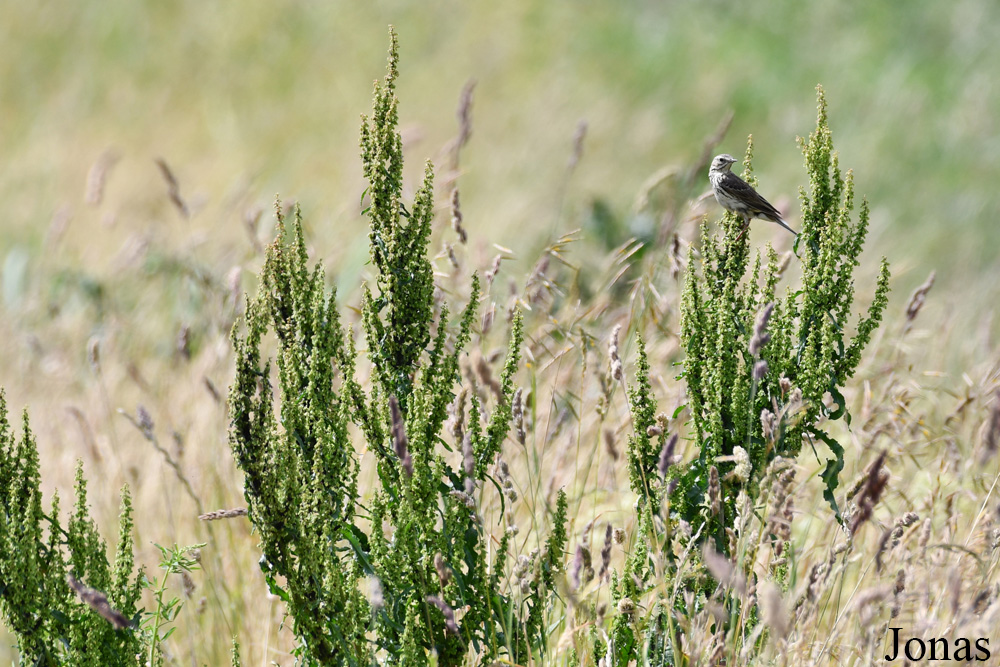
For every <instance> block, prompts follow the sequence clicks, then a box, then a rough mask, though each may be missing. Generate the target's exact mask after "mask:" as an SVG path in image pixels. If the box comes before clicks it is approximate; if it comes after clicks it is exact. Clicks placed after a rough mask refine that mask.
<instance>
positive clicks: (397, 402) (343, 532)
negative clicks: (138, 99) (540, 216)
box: [229, 32, 566, 665]
mask: <svg viewBox="0 0 1000 667" xmlns="http://www.w3.org/2000/svg"><path fill="white" fill-rule="evenodd" d="M390 35H391V46H390V50H389V60H388V74H387V76H386V77H385V79H384V81H383V82H381V83H380V84H379V83H376V86H375V93H374V102H373V109H372V114H371V116H370V117H366V118H364V119H363V124H362V129H361V157H362V164H363V169H364V175H365V178H366V180H367V181H368V188H367V190H366V192H365V198H366V199H367V202H368V203H367V207H366V208H365V214H366V215H367V217H368V219H369V223H370V252H371V266H372V268H373V270H374V272H375V276H374V285H372V286H365V288H364V290H363V296H362V307H361V324H362V329H363V332H364V347H363V350H362V351H360V352H359V351H357V350H356V349H355V339H354V335H353V331H352V330H351V327H350V326H349V325H347V324H345V323H343V322H342V321H341V318H340V314H339V306H338V303H337V299H336V292H335V291H333V292H329V293H328V289H327V286H326V281H325V277H324V273H323V270H322V268H321V267H320V266H316V267H315V268H314V269H312V270H310V269H309V267H308V258H307V253H306V246H305V241H304V239H303V232H302V221H301V214H300V212H299V211H298V210H297V209H296V211H295V213H294V217H293V218H291V219H288V218H286V217H284V216H282V215H281V212H280V208H279V212H278V220H279V235H278V238H277V239H276V241H275V242H274V243H273V244H272V245H271V246H270V247H269V248H268V251H267V257H266V260H265V263H264V266H263V268H262V271H261V275H260V287H259V291H258V294H257V296H256V297H255V298H253V299H249V300H248V303H247V309H246V317H245V325H243V326H240V325H238V326H237V327H235V328H234V330H233V345H234V347H235V351H236V378H235V381H234V383H233V385H232V387H231V391H230V398H229V405H230V413H231V420H232V421H231V428H230V443H231V446H232V449H233V452H234V454H235V456H236V460H237V463H238V465H239V467H240V469H241V470H242V471H243V473H244V475H245V478H246V479H245V496H246V500H247V503H248V510H249V516H250V519H251V520H252V522H253V525H254V527H255V529H256V531H257V533H258V535H259V539H260V547H261V550H262V552H263V555H262V557H261V560H260V567H261V569H262V571H263V573H264V576H265V578H266V580H267V583H268V585H269V586H270V589H271V591H272V592H273V593H275V594H277V595H278V596H280V597H281V599H283V600H284V601H285V603H286V604H287V610H288V614H289V615H290V616H291V618H292V629H293V631H294V632H295V635H296V636H297V637H298V640H299V645H298V649H297V655H298V658H299V662H300V664H303V665H337V664H348V665H360V664H369V663H370V661H371V660H372V659H373V657H374V656H379V658H380V659H382V660H384V661H385V662H386V663H387V664H406V665H422V664H428V661H429V659H430V658H429V656H430V655H431V652H432V651H433V653H434V654H435V655H436V659H437V662H438V664H441V665H457V664H461V663H462V662H463V661H464V659H465V656H466V655H467V653H468V652H469V651H470V649H471V650H473V651H475V652H477V653H479V654H480V655H481V656H483V660H487V661H488V660H493V659H494V658H496V657H497V656H498V655H499V654H500V653H501V652H503V653H506V654H507V655H508V656H509V659H510V660H512V661H514V662H515V663H524V662H526V661H527V660H528V659H529V657H530V656H529V654H530V653H537V652H539V651H541V650H542V649H543V648H544V646H545V641H546V639H547V633H546V631H545V628H544V627H543V625H542V620H543V618H544V615H543V613H542V612H543V610H544V608H545V607H546V605H548V604H550V601H551V598H552V597H553V596H554V588H555V583H554V581H553V579H552V576H551V575H552V572H553V571H555V570H558V569H559V568H560V567H561V563H562V552H563V550H564V549H565V541H566V533H565V527H564V525H563V524H564V523H565V521H566V504H565V496H564V495H560V504H558V508H557V510H558V511H557V513H556V514H557V519H556V520H555V521H554V526H553V533H552V537H550V539H549V541H548V549H547V551H546V553H545V555H544V557H543V556H541V555H540V556H538V558H537V560H538V562H539V564H540V567H539V568H537V569H538V575H537V576H535V577H534V578H533V579H531V581H530V582H529V583H528V585H527V586H526V587H525V588H526V590H525V589H522V591H521V592H519V593H518V594H517V595H516V596H515V595H512V594H509V593H508V592H507V591H506V589H505V585H504V584H502V580H501V576H500V575H501V573H503V572H504V568H505V564H506V558H507V550H508V542H509V536H508V535H507V534H506V533H505V534H504V537H502V538H501V540H500V542H499V546H498V547H497V548H490V546H489V544H488V540H489V539H491V538H490V531H489V528H488V526H486V525H484V519H483V518H482V516H481V514H480V512H479V506H480V503H481V501H482V498H483V496H484V494H485V493H487V492H491V493H492V492H493V490H494V487H495V489H496V491H497V492H499V491H500V486H499V485H498V484H497V483H496V482H494V481H492V478H491V477H490V476H489V473H490V470H491V468H492V464H493V462H494V461H495V459H496V457H497V454H498V453H499V451H500V447H501V443H502V442H503V440H504V439H505V437H506V436H507V433H508V430H509V428H510V423H511V413H512V399H513V395H514V392H515V387H514V374H515V372H516V371H517V368H518V362H519V358H520V349H521V344H522V339H523V332H522V322H521V317H520V315H515V316H514V318H513V320H512V328H511V334H510V343H509V348H508V352H507V359H506V362H505V364H504V366H503V370H502V372H501V375H500V382H499V386H500V391H499V396H498V398H497V400H496V401H495V404H494V405H493V406H492V409H491V410H488V406H486V405H483V404H481V403H480V401H479V400H478V399H477V398H476V397H475V395H474V394H473V396H472V398H471V399H470V401H471V404H470V406H469V419H468V424H467V428H466V431H465V434H464V438H462V439H461V440H460V441H459V442H451V443H449V442H448V440H447V439H446V438H445V436H444V426H445V420H446V418H447V416H448V406H449V404H451V403H452V402H453V401H454V400H455V394H456V392H455V389H456V387H457V386H458V383H459V381H460V373H459V359H460V356H461V355H462V353H463V351H464V349H465V348H466V346H467V345H468V344H469V342H470V339H471V336H472V333H473V331H472V329H473V322H474V321H475V320H476V319H477V306H478V299H479V281H478V279H477V278H475V277H473V279H472V281H471V285H470V286H469V301H468V304H467V305H466V307H465V308H464V309H463V310H462V312H461V314H460V315H459V317H458V318H457V321H455V322H452V321H451V320H450V312H449V309H448V307H447V305H446V304H443V303H441V302H439V301H438V300H437V299H436V298H435V287H434V282H433V271H432V266H431V262H430V259H429V252H428V250H429V243H430V234H431V222H432V218H433V195H434V188H433V183H434V181H433V178H434V176H433V169H432V166H431V165H430V164H429V163H428V164H427V165H426V168H425V173H424V179H423V183H422V185H421V186H420V188H419V189H418V191H417V192H416V195H415V197H414V199H413V201H412V204H411V205H410V206H407V205H406V204H405V203H404V200H403V195H402V190H403V155H402V139H401V137H400V134H399V131H398V129H397V124H398V100H397V98H396V95H395V82H396V77H397V75H398V50H397V42H396V36H395V33H393V32H390ZM268 331H273V332H274V335H275V338H276V343H277V352H276V365H277V373H276V384H277V386H276V387H275V386H272V381H274V380H273V379H272V378H273V376H272V369H271V362H270V361H269V360H268V361H262V352H261V349H262V344H263V337H264V335H265V334H266V333H267V332H268ZM359 357H363V358H364V359H366V361H367V366H366V369H367V370H368V379H367V380H365V385H366V386H362V383H361V381H359V380H358V379H356V378H357V376H358V375H359V369H358V368H357V365H358V361H359ZM279 398H280V400H276V399H279ZM462 409H463V410H464V406H463V408H462ZM354 433H359V434H360V436H361V438H362V440H363V442H364V447H365V448H366V449H367V451H368V452H370V455H371V456H373V457H374V461H375V467H376V473H377V477H378V484H377V485H376V488H375V489H374V490H372V491H370V492H369V494H367V495H365V497H364V498H362V496H361V493H360V492H359V488H358V474H359V456H360V455H361V452H360V451H359V448H357V447H356V446H355V444H354V439H353V437H352V436H353V434H354ZM449 452H452V454H451V455H449ZM501 498H502V496H501ZM488 554H494V555H493V557H492V562H490V560H489V558H488ZM369 590H370V591H371V593H370V594H366V593H364V592H363V591H369Z"/></svg>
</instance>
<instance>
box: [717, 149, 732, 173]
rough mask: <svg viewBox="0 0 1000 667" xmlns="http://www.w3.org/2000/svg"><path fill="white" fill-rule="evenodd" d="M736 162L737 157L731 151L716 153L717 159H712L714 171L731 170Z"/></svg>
mask: <svg viewBox="0 0 1000 667" xmlns="http://www.w3.org/2000/svg"><path fill="white" fill-rule="evenodd" d="M734 162H736V158H734V157H733V156H732V155H730V154H729V153H723V154H722V155H716V156H715V159H714V160H712V171H729V168H730V167H731V166H732V165H733V163H734Z"/></svg>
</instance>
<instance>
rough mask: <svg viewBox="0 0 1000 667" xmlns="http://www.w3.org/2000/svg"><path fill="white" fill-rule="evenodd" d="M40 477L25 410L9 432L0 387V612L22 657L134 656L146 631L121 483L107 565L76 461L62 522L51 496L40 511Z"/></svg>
mask: <svg viewBox="0 0 1000 667" xmlns="http://www.w3.org/2000/svg"><path fill="white" fill-rule="evenodd" d="M40 483H41V475H40V472H39V465H38V449H37V446H36V444H35V439H34V436H33V435H32V432H31V428H30V425H29V423H28V415H27V413H25V415H24V418H23V426H22V433H21V437H20V438H16V437H15V436H14V433H13V432H12V430H11V428H10V423H9V422H8V420H7V404H6V400H5V398H4V395H3V392H2V391H0V614H2V616H3V619H4V623H5V625H6V626H7V627H8V628H10V630H11V631H12V632H13V634H14V635H15V636H16V638H17V646H18V651H19V652H20V655H21V662H22V664H32V665H43V666H55V665H83V666H87V665H94V666H95V667H97V666H101V665H138V664H140V661H141V659H142V657H143V656H142V654H143V652H144V651H145V650H146V649H147V646H148V644H149V641H148V639H149V638H148V637H146V636H145V635H144V634H143V633H142V632H141V631H138V630H136V627H135V626H136V621H137V620H138V619H139V618H140V611H139V608H138V606H137V605H138V602H139V597H140V594H141V590H142V585H141V577H140V576H139V575H137V574H136V572H135V568H134V556H133V543H132V530H133V526H132V503H131V497H130V495H129V491H128V487H127V486H126V487H124V488H123V489H122V500H121V511H120V514H119V517H120V519H119V521H120V522H119V542H118V549H117V552H116V555H115V560H114V563H113V564H111V563H109V562H108V559H107V552H106V547H105V544H104V541H103V540H102V539H101V537H100V535H99V534H98V532H97V527H96V526H95V524H94V522H93V520H92V519H91V518H90V514H89V511H88V509H87V484H86V481H85V480H84V478H83V471H82V468H78V469H77V475H76V502H75V504H74V507H73V512H72V514H71V515H70V517H69V523H68V525H66V526H63V524H62V523H60V521H59V497H58V495H55V496H54V497H53V499H52V508H51V510H50V512H49V513H48V514H46V513H45V512H44V511H43V509H42V493H41V490H40ZM74 589H75V590H74ZM101 598H105V600H104V604H103V605H101V604H100V599H101ZM84 600H86V601H87V602H85V601H84ZM88 602H89V604H90V605H91V606H88ZM92 606H93V608H92ZM101 609H103V613H101V614H100V615H99V613H98V612H99V611H100V610H101ZM102 616H103V617H102Z"/></svg>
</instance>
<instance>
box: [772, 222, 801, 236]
mask: <svg viewBox="0 0 1000 667" xmlns="http://www.w3.org/2000/svg"><path fill="white" fill-rule="evenodd" d="M772 221H773V222H776V223H778V224H779V225H781V226H782V227H784V228H785V229H787V230H788V231H790V232H791V233H792V234H795V235H796V236H798V235H799V233H798V232H797V231H795V230H794V229H792V228H791V227H789V226H788V225H787V224H785V221H784V220H782V219H781V218H778V219H777V220H774V218H772Z"/></svg>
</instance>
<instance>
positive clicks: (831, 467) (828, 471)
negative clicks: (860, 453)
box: [809, 427, 844, 525]
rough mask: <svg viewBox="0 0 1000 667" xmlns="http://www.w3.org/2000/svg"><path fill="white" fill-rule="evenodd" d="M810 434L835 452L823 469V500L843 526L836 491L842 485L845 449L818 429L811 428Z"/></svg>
mask: <svg viewBox="0 0 1000 667" xmlns="http://www.w3.org/2000/svg"><path fill="white" fill-rule="evenodd" d="M809 433H810V434H812V435H814V436H816V437H817V438H819V439H820V440H822V441H823V442H825V443H826V446H827V447H829V448H830V451H831V452H833V458H832V459H830V460H829V461H827V462H826V467H825V468H824V469H823V472H822V474H820V479H822V480H823V481H824V482H825V484H826V487H825V488H824V489H823V498H825V499H826V502H828V503H829V504H830V509H832V510H833V514H834V516H836V517H837V523H839V524H841V525H843V524H844V517H843V516H842V515H841V514H840V508H839V507H838V506H837V499H836V498H835V497H834V491H836V490H837V486H838V485H839V484H840V472H841V471H842V470H843V469H844V448H843V446H842V445H841V444H840V443H839V442H837V441H836V440H834V439H833V438H832V437H830V435H829V434H828V433H826V432H824V431H821V430H819V429H818V428H815V427H812V428H810V429H809Z"/></svg>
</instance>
